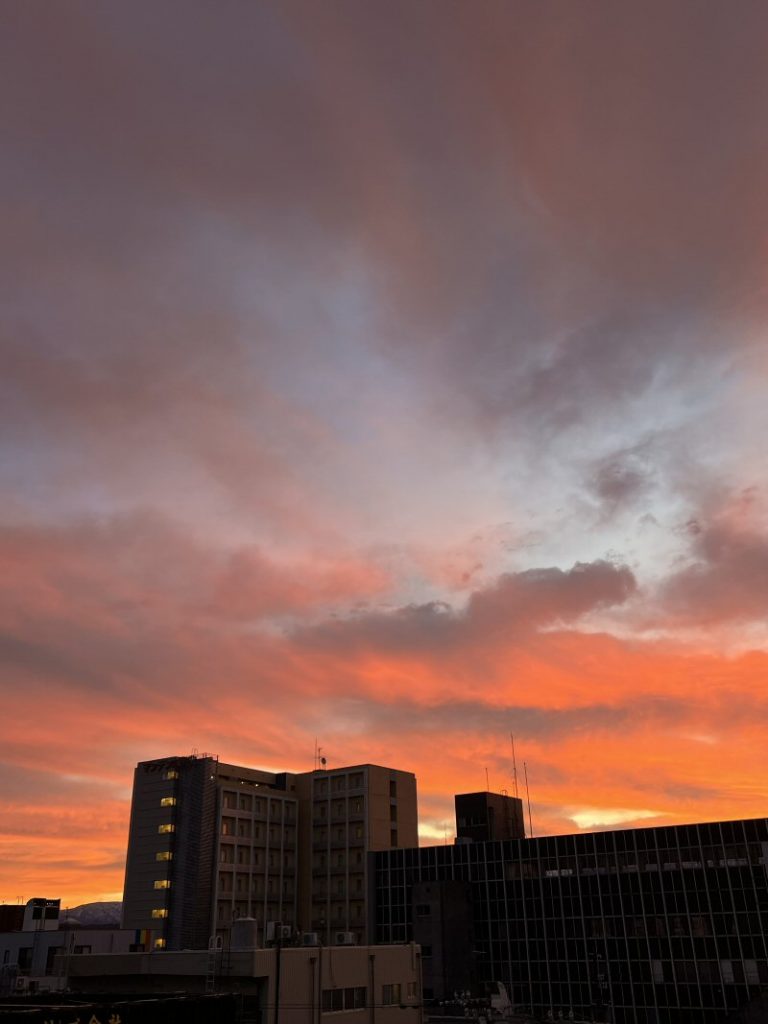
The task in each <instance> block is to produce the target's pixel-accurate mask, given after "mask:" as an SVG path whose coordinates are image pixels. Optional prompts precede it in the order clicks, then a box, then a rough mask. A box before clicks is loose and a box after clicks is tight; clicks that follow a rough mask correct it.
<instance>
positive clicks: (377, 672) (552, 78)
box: [0, 0, 768, 905]
mask: <svg viewBox="0 0 768 1024" xmlns="http://www.w3.org/2000/svg"><path fill="white" fill-rule="evenodd" d="M0 22H1V24H0V47H1V48H2V53H1V54H0V78H1V79H2V81H1V82H0V105H1V106H2V120H1V122H0V123H1V124H2V131H1V132H0V148H1V150H2V152H1V155H0V204H2V216H1V218H0V223H2V229H1V234H0V237H2V248H1V251H0V260H1V261H2V266H1V267H0V289H2V303H1V305H0V326H1V333H0V346H1V347H2V360H1V361H0V671H1V672H2V675H1V676H0V680H1V682H0V685H1V687H2V704H1V705H0V811H1V812H2V813H0V900H5V901H11V902H15V901H16V900H17V899H19V898H23V899H28V898H30V897H32V896H48V897H61V898H62V900H63V902H64V903H65V904H70V905H74V904H76V903H80V902H84V901H87V900H96V899H119V898H120V896H121V891H122V884H123V870H124V853H125V843H126V835H127V822H128V813H129V804H130V787H131V779H132V772H133V767H134V765H135V763H136V762H137V761H138V760H142V759H147V758H154V757H161V756H164V755H170V754H188V753H190V752H192V751H193V750H194V749H197V750H198V751H210V752H213V753H215V754H218V755H219V756H220V757H221V758H222V759H224V760H228V761H234V762H236V763H243V764H249V765H254V766H259V767H265V768H276V769H285V768H287V769H293V770H300V771H301V770H309V769H311V768H312V766H313V751H314V745H315V738H316V737H317V741H318V743H320V744H321V745H322V747H323V750H324V752H325V754H326V756H327V757H328V761H329V765H330V767H333V766H334V765H343V764H355V763H359V762H366V761H370V762H375V763H381V764H385V765H391V766H393V767H397V768H401V769H404V770H410V771H413V772H415V773H416V775H417V777H418V783H419V805H420V817H421V825H422V841H423V842H440V843H442V842H444V841H445V840H446V839H447V841H448V842H450V841H451V838H452V835H453V831H452V829H453V803H452V795H453V794H454V793H455V792H467V791H474V790H480V789H484V788H485V784H486V774H485V772H486V769H487V771H488V777H489V780H490V785H491V788H492V789H494V790H500V789H507V790H510V791H511V790H512V788H513V783H512V763H511V750H510V733H511V732H513V733H514V735H515V742H516V748H517V757H518V766H519V768H520V770H521V771H522V762H523V760H525V761H526V762H527V765H528V773H529V778H530V784H531V800H532V812H533V825H534V831H535V832H536V834H543V833H554V832H571V831H576V830H578V829H579V828H585V829H594V828H606V827H615V826H617V825H620V824H635V823H643V824H647V823H651V824H662V823H672V822H690V821H699V820H708V819H721V818H736V817H749V816H762V815H766V814H768V792H766V790H767V789H768V742H766V740H767V736H766V733H767V729H766V721H767V718H766V716H767V715H768V629H767V625H768V623H767V621H766V620H767V619H768V485H767V478H766V468H767V462H768V455H767V452H768V443H767V439H768V343H767V341H766V322H767V320H766V314H767V313H768V291H767V285H768V275H767V267H768V187H767V182H768V128H767V125H768V65H766V61H765V53H766V47H767V46H768V7H767V6H766V4H765V3H764V2H762V0H760V2H754V3H753V2H750V0H740V2H739V3H738V4H703V3H700V2H699V0H690V2H688V0H675V2H671V3H670V2H669V0H663V2H659V3H653V2H644V3H636V2H626V3H624V2H615V0H611V2H608V0H605V2H602V0H601V2H595V0H583V2H580V3H574V2H572V0H562V2H560V0H543V2H542V0H511V2H510V0H504V2H497V0H482V2H478V3H474V2H470V0H461V2H457V0H408V2H400V0H365V2H360V0H329V2H327V3H319V2H317V0H306V2H294V0H280V2H279V3H270V2H263V3H262V2H256V3H246V2H242V3H241V2H237V0H224V2H213V0H161V2H156V0H131V2H124V0H115V2H111V0H98V2H95V0H90V2H87V3H86V2H80V0H6V2H5V3H4V4H3V5H2V12H1V14H0Z"/></svg>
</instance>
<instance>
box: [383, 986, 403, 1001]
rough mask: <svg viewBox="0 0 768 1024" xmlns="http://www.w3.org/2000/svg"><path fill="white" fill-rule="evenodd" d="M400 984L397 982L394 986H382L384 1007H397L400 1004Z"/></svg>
mask: <svg viewBox="0 0 768 1024" xmlns="http://www.w3.org/2000/svg"><path fill="white" fill-rule="evenodd" d="M401 988H402V987H401V985H400V982H399V981H398V982H395V983H394V984H393V985H382V987H381V1002H382V1004H383V1005H384V1006H397V1005H398V1004H399V1003H400V993H401Z"/></svg>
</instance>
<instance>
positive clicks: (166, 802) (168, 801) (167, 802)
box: [160, 796, 176, 807]
mask: <svg viewBox="0 0 768 1024" xmlns="http://www.w3.org/2000/svg"><path fill="white" fill-rule="evenodd" d="M160 806H161V807H175V806H176V797H175V796H164V797H163V798H162V800H161V801H160Z"/></svg>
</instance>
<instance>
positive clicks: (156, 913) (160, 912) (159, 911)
mask: <svg viewBox="0 0 768 1024" xmlns="http://www.w3.org/2000/svg"><path fill="white" fill-rule="evenodd" d="M152 917H154V918H158V917H168V911H167V910H166V909H165V907H156V908H155V909H154V910H153V911H152Z"/></svg>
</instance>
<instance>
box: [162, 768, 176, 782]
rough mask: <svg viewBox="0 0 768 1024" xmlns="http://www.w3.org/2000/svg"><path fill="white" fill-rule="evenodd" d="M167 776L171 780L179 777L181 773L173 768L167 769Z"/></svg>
mask: <svg viewBox="0 0 768 1024" xmlns="http://www.w3.org/2000/svg"><path fill="white" fill-rule="evenodd" d="M165 777H166V779H168V780H170V779H178V777H179V773H178V772H176V771H174V770H173V769H171V770H170V771H167V772H166V773H165Z"/></svg>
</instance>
